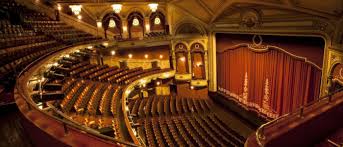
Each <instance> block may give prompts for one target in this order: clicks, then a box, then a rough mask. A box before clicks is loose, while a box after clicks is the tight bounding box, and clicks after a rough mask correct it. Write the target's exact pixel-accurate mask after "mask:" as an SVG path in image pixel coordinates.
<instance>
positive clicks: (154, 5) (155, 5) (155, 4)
mask: <svg viewBox="0 0 343 147" xmlns="http://www.w3.org/2000/svg"><path fill="white" fill-rule="evenodd" d="M148 6H149V7H150V9H151V11H152V12H156V10H157V7H158V4H157V3H151V4H149V5H148Z"/></svg>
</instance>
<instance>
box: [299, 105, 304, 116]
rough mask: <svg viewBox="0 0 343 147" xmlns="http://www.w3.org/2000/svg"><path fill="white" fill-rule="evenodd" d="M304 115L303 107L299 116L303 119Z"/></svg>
mask: <svg viewBox="0 0 343 147" xmlns="http://www.w3.org/2000/svg"><path fill="white" fill-rule="evenodd" d="M303 115H304V106H302V107H301V108H300V113H299V116H300V117H303Z"/></svg>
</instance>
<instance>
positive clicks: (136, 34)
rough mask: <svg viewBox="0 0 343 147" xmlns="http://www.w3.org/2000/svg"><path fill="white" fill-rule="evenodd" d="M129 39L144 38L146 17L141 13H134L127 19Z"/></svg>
mask: <svg viewBox="0 0 343 147" xmlns="http://www.w3.org/2000/svg"><path fill="white" fill-rule="evenodd" d="M127 22H128V29H129V30H128V32H129V38H131V39H142V38H143V36H144V17H143V15H142V14H141V13H139V12H132V13H130V14H129V16H128V17H127Z"/></svg>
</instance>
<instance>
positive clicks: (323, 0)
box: [170, 0, 343, 23]
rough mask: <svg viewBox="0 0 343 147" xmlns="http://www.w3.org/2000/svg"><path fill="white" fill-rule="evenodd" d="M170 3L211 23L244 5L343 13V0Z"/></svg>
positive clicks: (327, 15)
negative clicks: (229, 10) (230, 10)
mask: <svg viewBox="0 0 343 147" xmlns="http://www.w3.org/2000/svg"><path fill="white" fill-rule="evenodd" d="M170 3H171V4H173V5H175V6H177V7H179V8H180V9H182V10H183V11H185V12H187V13H189V14H190V15H193V16H194V17H196V18H197V19H199V20H201V21H203V22H205V23H211V22H213V21H215V20H216V19H218V17H220V16H221V15H222V14H224V13H225V12H226V11H227V10H228V9H232V8H238V7H240V6H242V5H247V6H248V7H252V8H255V7H256V6H264V7H270V8H274V9H275V8H277V9H284V10H291V11H293V12H297V13H304V14H310V15H315V16H320V17H325V18H339V17H341V16H342V14H343V0H172V1H170ZM270 12H271V11H270Z"/></svg>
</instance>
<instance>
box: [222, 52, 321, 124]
mask: <svg viewBox="0 0 343 147" xmlns="http://www.w3.org/2000/svg"><path fill="white" fill-rule="evenodd" d="M217 64H218V65H217V74H218V91H220V92H221V93H225V94H227V95H230V96H231V97H233V98H234V100H236V101H238V102H239V103H240V104H242V105H243V106H245V107H247V108H250V109H251V108H253V109H255V110H257V111H258V112H261V113H263V114H264V115H266V116H268V117H271V118H275V117H278V116H280V115H283V114H286V113H289V112H291V111H293V110H295V109H297V108H299V107H301V106H302V105H304V104H306V103H309V102H311V101H313V100H314V99H317V98H318V96H319V91H320V90H319V88H320V78H321V70H320V69H318V68H317V67H315V66H314V65H312V64H309V63H307V62H305V61H304V60H299V59H296V58H295V57H293V56H291V55H289V54H287V53H284V52H283V51H280V50H276V49H270V50H269V51H266V52H255V51H253V50H251V49H249V48H248V47H239V48H236V49H228V50H226V51H224V52H221V53H218V54H217Z"/></svg>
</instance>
